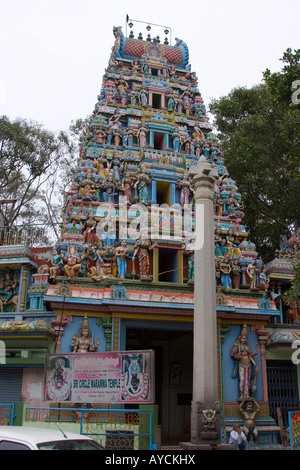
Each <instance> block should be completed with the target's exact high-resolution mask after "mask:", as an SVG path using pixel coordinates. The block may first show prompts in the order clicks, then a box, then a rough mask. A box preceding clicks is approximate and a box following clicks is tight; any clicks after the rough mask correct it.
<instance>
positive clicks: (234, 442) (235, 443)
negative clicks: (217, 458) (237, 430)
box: [232, 441, 240, 450]
mask: <svg viewBox="0 0 300 470" xmlns="http://www.w3.org/2000/svg"><path fill="white" fill-rule="evenodd" d="M232 444H233V450H240V448H239V445H238V442H237V441H233V443H232Z"/></svg>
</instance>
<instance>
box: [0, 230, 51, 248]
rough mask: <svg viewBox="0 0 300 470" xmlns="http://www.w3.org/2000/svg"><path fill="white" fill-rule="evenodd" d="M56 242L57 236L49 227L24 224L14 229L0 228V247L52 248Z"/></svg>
mask: <svg viewBox="0 0 300 470" xmlns="http://www.w3.org/2000/svg"><path fill="white" fill-rule="evenodd" d="M58 228H59V227H58ZM58 231H59V230H58ZM56 240H57V235H56V233H55V230H54V228H53V227H52V226H50V225H41V224H36V225H30V224H26V225H25V224H24V225H17V226H14V227H0V246H3V245H4V246H5V245H24V246H28V247H29V246H31V247H41V246H52V245H54V244H55V242H56Z"/></svg>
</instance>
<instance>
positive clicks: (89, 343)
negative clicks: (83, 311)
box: [71, 315, 99, 354]
mask: <svg viewBox="0 0 300 470" xmlns="http://www.w3.org/2000/svg"><path fill="white" fill-rule="evenodd" d="M98 346H99V337H97V339H96V342H95V343H93V340H92V335H91V333H90V330H89V321H88V317H87V315H85V316H84V319H83V321H82V322H81V330H80V332H79V334H78V336H73V338H72V339H71V349H72V352H73V353H78V354H82V353H88V352H95V351H97V349H98Z"/></svg>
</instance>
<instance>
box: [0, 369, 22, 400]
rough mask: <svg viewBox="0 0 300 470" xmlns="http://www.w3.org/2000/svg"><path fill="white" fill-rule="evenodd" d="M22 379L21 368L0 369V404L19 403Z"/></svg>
mask: <svg viewBox="0 0 300 470" xmlns="http://www.w3.org/2000/svg"><path fill="white" fill-rule="evenodd" d="M22 377H23V369H22V368H21V367H0V403H19V402H20V401H21V393H22Z"/></svg>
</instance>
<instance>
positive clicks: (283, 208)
mask: <svg viewBox="0 0 300 470" xmlns="http://www.w3.org/2000/svg"><path fill="white" fill-rule="evenodd" d="M293 57H294V56H293ZM290 60H292V59H291V57H290ZM294 60H295V61H296V62H297V61H298V62H297V63H299V57H298V53H297V56H296V57H295V58H294ZM291 66H292V65H291ZM285 67H286V68H285V72H281V73H279V74H278V77H279V78H282V82H285V86H286V87H287V88H288V89H289V99H288V98H287V96H288V95H286V100H287V101H285V102H284V99H283V94H282V93H281V94H279V93H278V94H277V93H276V86H275V85H276V84H278V83H279V78H276V80H275V78H274V76H272V74H271V73H269V72H266V73H265V83H262V84H260V85H257V86H254V87H252V88H250V89H247V88H236V89H234V90H232V91H231V93H229V95H228V96H225V97H222V98H220V99H219V100H213V102H212V103H211V104H210V111H211V112H212V114H213V115H214V118H215V125H216V128H217V129H218V131H219V132H220V136H219V137H220V139H221V142H222V146H223V151H224V156H225V163H226V166H227V169H228V171H229V174H230V176H231V177H232V178H233V179H234V180H235V181H236V183H237V185H238V187H239V192H240V193H241V194H242V198H243V201H244V208H245V210H244V212H245V218H244V220H243V222H244V223H245V225H246V227H247V229H248V230H249V233H250V238H251V240H252V241H253V242H254V243H256V245H257V248H258V251H259V253H260V254H261V256H262V258H263V259H264V261H266V262H267V261H269V260H271V259H272V258H274V254H275V249H276V248H278V245H279V242H280V235H281V234H288V235H289V234H291V233H293V232H294V230H295V229H297V227H298V226H299V221H300V206H299V204H298V201H299V197H300V184H299V180H300V178H299V175H300V168H299V162H300V138H299V136H300V134H299V130H300V114H299V106H297V105H294V104H293V103H292V90H291V86H290V83H291V81H290V80H291V79H292V78H293V79H294V78H295V75H293V76H292V78H291V77H290V78H289V79H287V75H286V74H287V69H288V65H286V66H285ZM293 67H294V66H293ZM283 76H284V77H285V78H284V77H283ZM271 82H272V85H271ZM275 82H276V83H275ZM282 82H280V85H281V86H282V87H283V85H282ZM278 86H279V85H278ZM291 103H292V105H291Z"/></svg>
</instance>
